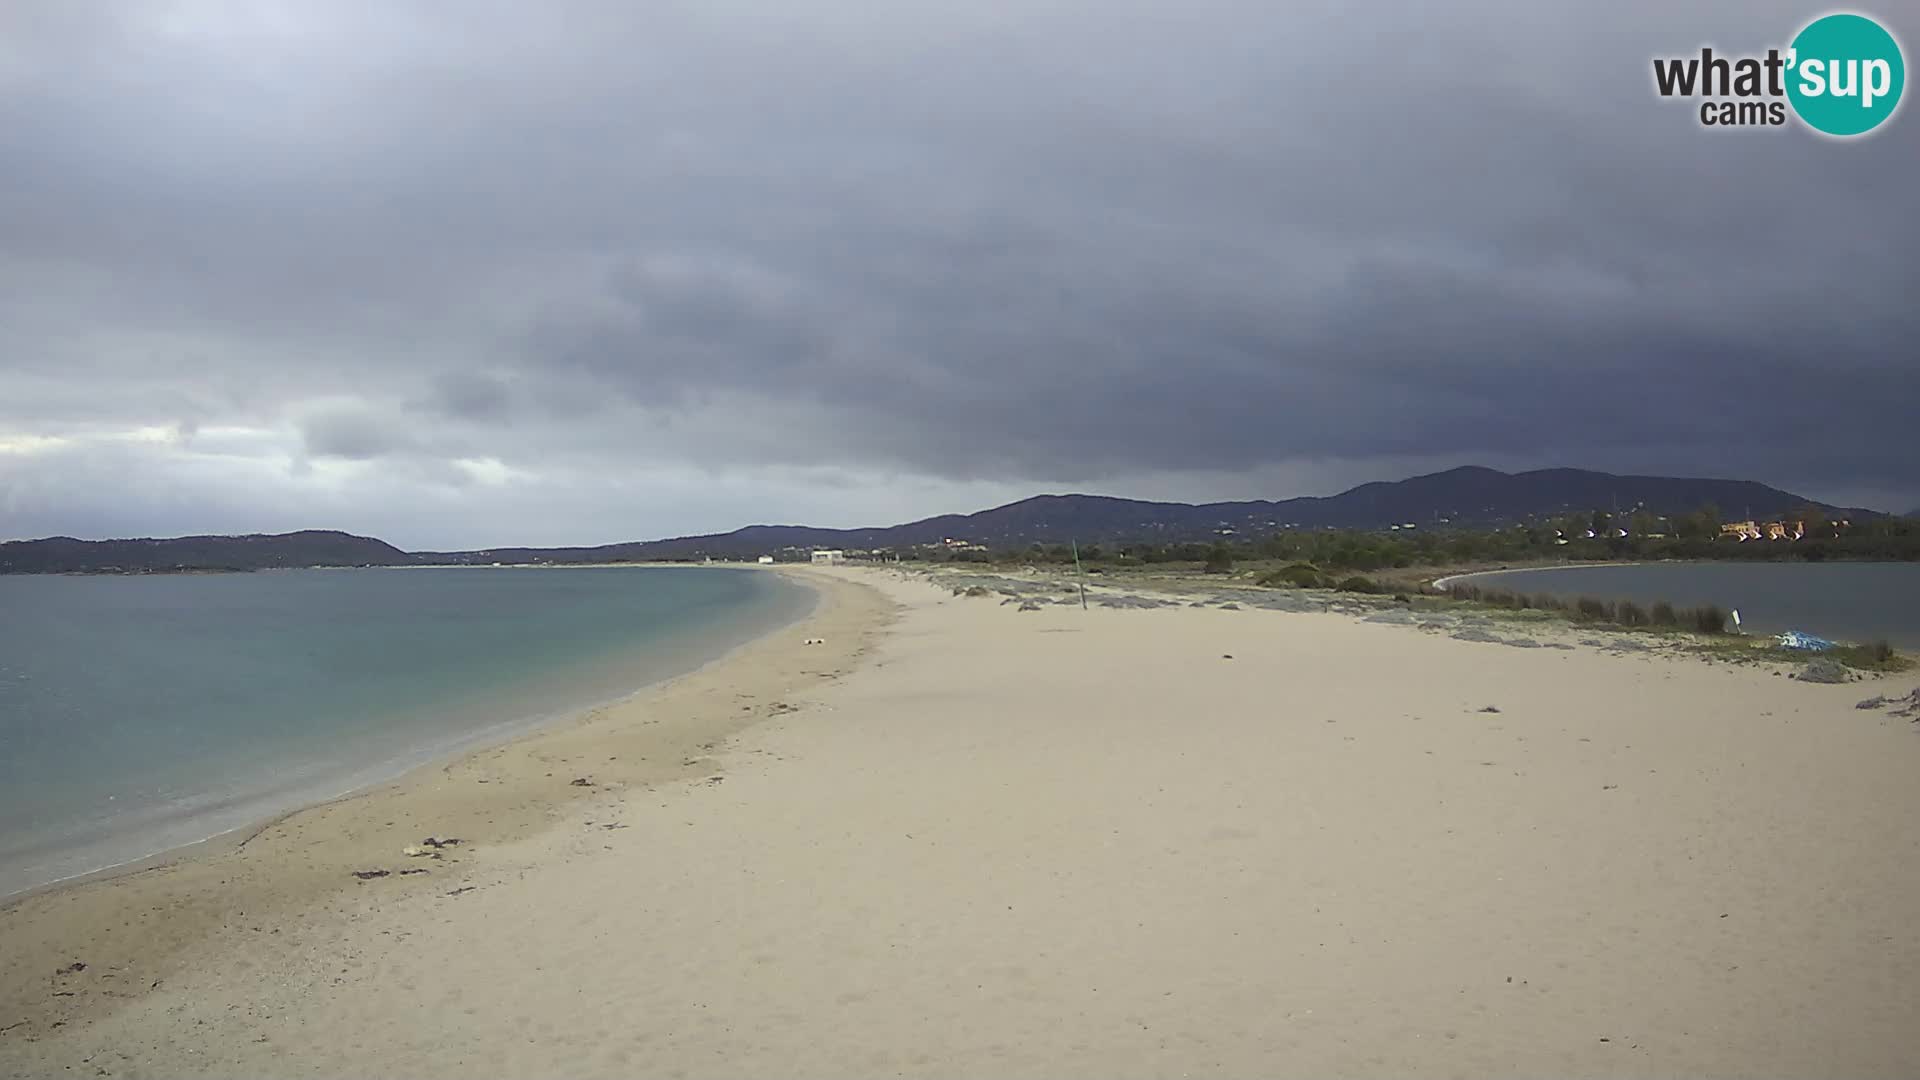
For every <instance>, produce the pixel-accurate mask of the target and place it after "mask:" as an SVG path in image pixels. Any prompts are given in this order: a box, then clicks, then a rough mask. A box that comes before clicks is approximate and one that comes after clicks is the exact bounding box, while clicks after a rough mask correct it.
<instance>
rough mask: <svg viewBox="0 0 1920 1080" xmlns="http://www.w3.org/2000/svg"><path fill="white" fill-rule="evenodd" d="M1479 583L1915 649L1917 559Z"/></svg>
mask: <svg viewBox="0 0 1920 1080" xmlns="http://www.w3.org/2000/svg"><path fill="white" fill-rule="evenodd" d="M1455 580H1471V581H1474V582H1476V583H1477V584H1479V585H1480V586H1482V587H1484V588H1498V589H1512V590H1515V591H1518V592H1544V593H1551V594H1553V595H1556V596H1569V597H1571V596H1594V597H1600V598H1602V599H1612V600H1637V601H1640V602H1642V603H1647V602H1651V601H1656V600H1670V601H1672V602H1673V603H1674V604H1676V605H1682V606H1685V605H1698V604H1719V605H1720V606H1721V607H1724V608H1734V609H1738V610H1739V612H1740V619H1741V622H1742V624H1743V625H1744V627H1745V628H1746V630H1747V632H1748V633H1756V634H1764V633H1778V632H1780V631H1782V630H1804V631H1806V632H1807V633H1809V634H1817V635H1819V636H1820V637H1825V638H1833V639H1835V640H1839V641H1858V642H1867V641H1877V640H1879V639H1882V638H1884V639H1886V640H1887V641H1889V642H1891V643H1893V644H1894V645H1895V646H1897V647H1901V648H1904V649H1907V650H1920V563H1834V562H1821V563H1650V564H1646V565H1639V566H1635V565H1626V566H1568V567H1556V568H1553V569H1547V570H1508V571H1501V572H1499V573H1496V574H1473V575H1469V576H1467V577H1466V578H1459V579H1455Z"/></svg>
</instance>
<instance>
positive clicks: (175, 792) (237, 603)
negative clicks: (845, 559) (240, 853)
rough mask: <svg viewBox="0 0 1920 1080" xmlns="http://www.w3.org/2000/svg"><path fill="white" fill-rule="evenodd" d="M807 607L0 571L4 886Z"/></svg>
mask: <svg viewBox="0 0 1920 1080" xmlns="http://www.w3.org/2000/svg"><path fill="white" fill-rule="evenodd" d="M812 603H813V594H812V593H811V592H810V591H809V590H807V589H805V588H802V587H800V586H797V585H794V584H792V583H790V582H787V581H785V580H784V579H782V578H780V577H778V576H776V575H773V574H766V573H760V572H755V571H749V570H733V569H723V568H700V569H693V568H674V567H632V568H627V567H615V568H604V569H600V568H593V569H564V570H561V569H553V570H533V569H447V570H294V571H276V572H268V573H257V574H210V575H181V576H153V577H55V576H47V577H25V576H0V896H4V895H6V894H8V893H12V892H17V891H19V890H22V889H26V888H30V887H32V886H35V885H40V884H45V883H47V882H50V881H56V880H60V879H62V878H66V877H70V876H72V875H75V874H81V873H86V872H88V871H92V870H96V869H99V868H102V867H105V866H112V865H117V864H119V863H123V862H126V861H129V860H133V859H138V858H141V857H144V856H146V855H150V854H153V853H155V852H158V851H163V850H166V849H169V848H173V847H178V846H180V845H183V844H189V843H193V842H196V841H199V840H202V839H206V838H208V837H210V836H215V835H218V834H220V833H223V832H226V831H229V830H232V829H236V828H240V827H243V826H245V825H248V824H251V823H253V822H257V821H260V820H263V819H265V818H268V817H271V816H273V815H275V814H277V813H280V812H282V811H285V810H287V809H290V808H292V807H295V806H300V805H305V804H308V803H312V802H317V801H320V800H324V799H328V798H332V797H334V796H336V795H339V794H341V793H343V792H346V791H350V790H353V789H355V788H358V787H362V786H365V785H367V784H370V783H374V782H377V781H380V780H384V779H389V778H391V777H393V776H396V775H398V774H399V773H401V772H404V771H405V770H406V769H408V768H410V767H412V766H414V765H417V764H419V763H421V762H423V761H427V760H430V759H433V758H436V757H444V756H447V755H450V754H452V753H455V752H457V751H460V750H462V749H467V748H471V747H474V746H478V745H482V744H484V743H487V742H491V741H498V740H500V739H502V738H505V737H507V736H509V735H512V734H515V733H517V732H519V731H522V730H525V729H527V728H529V727H531V726H533V725H535V724H538V723H540V722H542V721H546V720H551V719H555V718H558V717H561V716H566V715H571V714H575V713H577V712H579V711H580V710H582V709H584V708H586V707H588V706H591V705H595V704H599V703H602V702H606V701H610V700H613V699H616V698H618V697H621V696H624V695H625V694H628V693H631V692H632V691H634V690H636V689H638V688H640V687H641V686H643V685H646V684H648V683H651V682H656V681H659V680H660V679H664V678H668V677H671V676H673V675H676V674H680V673H683V672H686V671H690V670H692V669H694V668H696V667H699V666H700V665H701V664H703V663H705V662H707V661H709V660H712V659H714V658H716V657H718V656H720V655H721V654H723V653H725V652H727V651H728V650H729V649H731V648H733V647H734V646H736V645H738V644H741V643H742V642H744V641H746V640H748V639H750V638H752V637H755V636H757V635H759V634H761V633H764V632H765V631H767V630H770V629H772V628H774V627H776V626H778V625H781V624H783V623H786V622H791V621H792V620H794V619H796V618H799V617H800V616H802V615H804V614H805V613H806V611H807V610H809V609H810V607H811V605H812Z"/></svg>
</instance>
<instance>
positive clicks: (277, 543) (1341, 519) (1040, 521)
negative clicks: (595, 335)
mask: <svg viewBox="0 0 1920 1080" xmlns="http://www.w3.org/2000/svg"><path fill="white" fill-rule="evenodd" d="M1708 504H1712V505H1715V506H1717V507H1719V509H1720V511H1721V513H1722V515H1723V516H1725V517H1727V518H1729V519H1734V518H1740V517H1745V516H1747V515H1748V514H1752V515H1755V516H1759V517H1767V516H1772V515H1777V514H1782V513H1785V512H1787V511H1789V510H1793V509H1797V508H1818V509H1820V510H1822V511H1826V512H1829V513H1833V514H1837V515H1840V516H1849V517H1877V516H1879V515H1877V514H1875V513H1874V512H1873V511H1870V510H1861V509H1852V508H1845V507H1834V506H1828V505H1826V504H1824V503H1820V502H1816V501H1814V500H1812V499H1808V498H1806V497H1804V496H1801V495H1795V494H1793V493H1792V492H1788V491H1781V490H1780V489H1778V488H1772V487H1768V486H1767V485H1765V484H1759V483H1755V482H1753V481H1750V480H1706V479H1682V478H1675V477H1668V476H1615V475H1612V474H1610V473H1601V472H1589V471H1587V470H1584V469H1539V470H1535V471H1533V472H1523V473H1504V472H1499V471H1497V470H1494V469H1485V468H1478V467H1473V466H1468V467H1464V468H1459V469H1450V470H1448V471H1446V472H1440V473H1433V474H1430V475H1427V476H1416V477H1412V478H1411V479H1407V480H1399V481H1394V482H1391V483H1387V482H1377V483H1370V484H1362V485H1360V486H1359V487H1356V488H1353V489H1351V490H1348V491H1344V492H1341V493H1340V494H1338V495H1332V496H1328V497H1325V498H1318V497H1309V498H1299V499H1285V500H1282V501H1279V502H1267V501H1250V502H1220V503H1205V504H1202V505H1198V506H1196V505H1191V504H1187V503H1166V502H1144V501H1141V500H1137V499H1117V498H1110V497H1107V496H1102V495H1039V496H1035V497H1034V498H1031V499H1022V500H1020V501H1019V502H1015V503H1009V504H1007V505H1005V506H998V507H994V508H993V509H991V510H982V511H980V512H979V513H974V514H945V515H941V516H939V517H931V518H926V519H924V520H922V521H913V522H908V523H907V524H904V525H893V526H888V527H885V528H869V529H817V528H812V527H810V526H805V525H750V526H747V527H746V528H743V529H736V530H734V531H733V532H729V533H717V534H711V535H704V536H681V537H673V538H670V539H665V540H643V541H635V542H632V543H622V544H605V545H601V546H598V547H574V548H490V549H485V550H479V551H419V552H405V551H401V550H400V549H399V548H396V547H394V546H392V545H391V544H387V543H384V542H382V541H379V540H374V539H370V538H368V537H362V536H352V535H349V534H347V533H342V532H326V531H309V532H297V533H286V534H282V535H277V536H191V537H181V538H178V539H172V540H96V541H89V540H74V539H71V538H68V537H54V538H52V539H47V540H26V541H14V542H12V543H6V544H0V573H61V572H78V571H123V572H150V571H160V570H216V569H218V570H259V569H270V568H276V567H290V566H407V565H421V564H434V563H441V564H446V563H451V564H467V565H472V564H488V563H495V562H499V563H526V562H549V563H580V562H619V561H638V560H649V559H684V558H699V557H703V556H712V557H715V558H741V557H749V556H756V555H762V554H771V553H775V552H778V551H781V550H784V549H789V548H811V547H843V548H865V549H871V548H900V547H911V546H915V545H920V544H934V543H939V542H940V541H942V540H946V539H956V540H967V541H971V542H973V543H977V544H985V545H988V546H990V547H994V548H1005V547H1020V546H1025V545H1027V544H1031V543H1036V542H1037V543H1065V542H1067V540H1069V539H1073V540H1077V541H1079V542H1081V543H1090V542H1095V541H1120V540H1154V541H1162V542H1170V541H1187V540H1202V539H1209V538H1213V537H1216V536H1219V535H1221V534H1222V530H1232V535H1235V536H1257V535H1261V534H1264V533H1268V532H1272V531H1274V530H1276V529H1282V528H1301V529H1321V528H1343V529H1384V528H1387V527H1388V526H1391V525H1407V524H1413V525H1418V526H1421V527H1423V528H1433V527H1435V526H1439V525H1450V526H1455V527H1486V526H1495V525H1505V524H1512V523H1514V522H1520V521H1529V520H1538V519H1541V518H1545V517H1550V516H1554V515H1558V514H1565V513H1568V512H1572V511H1588V510H1616V509H1617V510H1619V511H1621V512H1626V511H1630V510H1633V509H1636V508H1639V509H1645V510H1648V511H1651V512H1653V513H1655V514H1682V513H1691V512H1693V511H1695V510H1698V509H1700V508H1701V507H1703V506H1706V505H1708Z"/></svg>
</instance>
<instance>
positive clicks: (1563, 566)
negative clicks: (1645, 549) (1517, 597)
mask: <svg viewBox="0 0 1920 1080" xmlns="http://www.w3.org/2000/svg"><path fill="white" fill-rule="evenodd" d="M1679 562H1697V563H1701V564H1702V565H1710V564H1711V563H1712V562H1713V560H1710V559H1662V560H1648V559H1635V560H1632V561H1630V562H1615V561H1613V560H1611V559H1609V560H1605V561H1602V562H1570V563H1549V564H1547V565H1545V566H1509V567H1503V568H1499V569H1494V570H1463V571H1461V572H1460V573H1457V574H1448V575H1446V576H1445V577H1437V578H1434V579H1433V580H1432V581H1429V582H1427V584H1428V585H1430V586H1432V587H1433V588H1436V589H1444V588H1446V587H1447V586H1448V585H1449V584H1451V583H1453V582H1456V581H1465V580H1467V579H1468V578H1478V577H1496V576H1498V575H1500V574H1537V573H1540V572H1542V571H1545V570H1578V569H1581V568H1583V567H1592V566H1659V565H1662V564H1664V563H1679Z"/></svg>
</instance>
